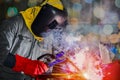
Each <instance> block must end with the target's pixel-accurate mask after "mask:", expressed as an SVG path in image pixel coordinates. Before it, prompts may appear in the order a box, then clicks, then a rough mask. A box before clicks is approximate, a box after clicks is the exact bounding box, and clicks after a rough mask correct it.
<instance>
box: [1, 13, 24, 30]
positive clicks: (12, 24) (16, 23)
mask: <svg viewBox="0 0 120 80" xmlns="http://www.w3.org/2000/svg"><path fill="white" fill-rule="evenodd" d="M22 24H23V18H22V16H21V15H20V14H18V15H16V16H13V17H11V18H8V19H6V20H3V21H2V22H1V24H0V32H1V31H5V30H12V29H16V30H17V28H18V27H20V25H21V26H22Z"/></svg>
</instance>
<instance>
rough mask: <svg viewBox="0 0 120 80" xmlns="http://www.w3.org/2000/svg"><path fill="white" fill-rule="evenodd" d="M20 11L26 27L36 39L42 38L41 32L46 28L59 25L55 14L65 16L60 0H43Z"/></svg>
mask: <svg viewBox="0 0 120 80" xmlns="http://www.w3.org/2000/svg"><path fill="white" fill-rule="evenodd" d="M21 13H22V15H23V17H24V19H25V22H26V25H27V27H28V29H29V30H30V31H31V33H32V34H33V35H34V37H35V38H36V39H38V38H39V39H42V36H41V33H42V32H45V31H46V29H48V28H49V29H54V28H55V27H56V26H57V25H59V23H58V22H57V21H56V20H55V16H60V17H63V18H64V17H67V10H66V9H65V8H64V6H63V3H62V1H61V0H43V2H42V4H40V6H35V7H31V8H28V9H27V10H26V11H22V12H21ZM63 24H64V22H63Z"/></svg>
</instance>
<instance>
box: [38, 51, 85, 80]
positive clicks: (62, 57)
mask: <svg viewBox="0 0 120 80" xmlns="http://www.w3.org/2000/svg"><path fill="white" fill-rule="evenodd" d="M45 56H49V57H51V58H53V59H55V60H54V61H53V62H50V63H47V64H48V66H49V67H52V66H54V65H56V64H58V63H61V62H69V63H70V64H71V65H72V66H73V67H74V68H75V69H76V70H77V73H72V74H62V73H51V74H42V75H39V76H38V77H39V78H40V79H45V78H56V77H57V78H61V77H62V78H68V77H69V78H70V77H72V78H73V77H77V78H80V80H86V79H85V78H84V76H83V74H82V72H81V70H80V69H79V68H78V67H77V66H76V65H75V64H74V63H73V62H72V61H71V60H70V59H69V58H68V57H67V56H65V53H64V52H63V51H61V52H59V53H57V54H56V55H55V56H53V55H52V54H44V55H42V56H40V57H38V60H40V59H41V58H43V57H45ZM48 62H49V59H48Z"/></svg>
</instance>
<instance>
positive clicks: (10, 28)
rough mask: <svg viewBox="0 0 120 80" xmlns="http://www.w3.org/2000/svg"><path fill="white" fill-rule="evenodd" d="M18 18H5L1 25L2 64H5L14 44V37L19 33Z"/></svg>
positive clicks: (0, 48)
mask: <svg viewBox="0 0 120 80" xmlns="http://www.w3.org/2000/svg"><path fill="white" fill-rule="evenodd" d="M17 26H18V24H17V19H16V18H14V17H13V18H11V19H8V20H5V21H3V22H2V23H1V25H0V64H3V62H4V60H5V59H6V58H7V55H8V54H9V53H10V49H11V47H12V44H13V39H14V37H15V36H16V33H17V29H18V28H17Z"/></svg>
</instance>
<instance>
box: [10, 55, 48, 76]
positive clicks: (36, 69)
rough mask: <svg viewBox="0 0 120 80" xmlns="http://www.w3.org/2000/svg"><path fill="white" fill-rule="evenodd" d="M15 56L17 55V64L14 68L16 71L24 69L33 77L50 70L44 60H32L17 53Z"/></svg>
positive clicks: (25, 72)
mask: <svg viewBox="0 0 120 80" xmlns="http://www.w3.org/2000/svg"><path fill="white" fill-rule="evenodd" d="M15 57H16V64H15V66H14V67H13V68H12V69H13V70H14V71H17V72H21V71H23V72H24V74H27V75H30V76H32V77H36V76H38V75H41V74H42V73H44V72H46V71H47V70H48V67H47V66H46V64H44V63H43V62H42V61H38V60H30V59H27V58H25V57H21V56H19V55H15Z"/></svg>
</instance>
